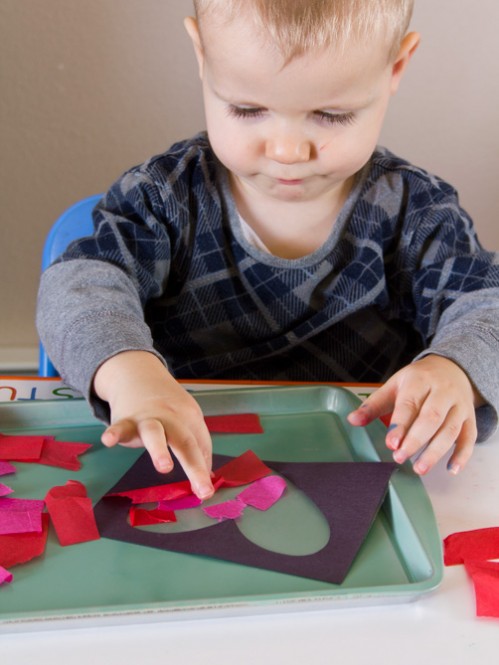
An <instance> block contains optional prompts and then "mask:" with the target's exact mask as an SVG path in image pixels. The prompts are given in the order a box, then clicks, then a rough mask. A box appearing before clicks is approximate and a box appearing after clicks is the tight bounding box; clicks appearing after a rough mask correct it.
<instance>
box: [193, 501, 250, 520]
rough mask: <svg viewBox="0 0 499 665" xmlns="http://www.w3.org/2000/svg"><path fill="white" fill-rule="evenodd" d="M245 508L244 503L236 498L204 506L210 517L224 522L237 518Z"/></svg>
mask: <svg viewBox="0 0 499 665" xmlns="http://www.w3.org/2000/svg"><path fill="white" fill-rule="evenodd" d="M245 508H246V506H245V505H244V503H243V502H242V501H239V500H238V499H237V498H236V499H230V500H229V501H224V502H223V503H217V504H215V505H213V506H207V507H206V508H203V511H204V512H205V513H206V514H207V515H208V517H213V519H216V520H218V521H219V522H222V521H223V520H235V519H236V518H238V517H241V515H242V514H243V512H244V509H245Z"/></svg>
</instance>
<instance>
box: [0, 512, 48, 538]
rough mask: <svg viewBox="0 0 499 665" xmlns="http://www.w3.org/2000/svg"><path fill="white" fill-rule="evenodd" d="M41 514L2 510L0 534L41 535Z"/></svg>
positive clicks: (0, 514)
mask: <svg viewBox="0 0 499 665" xmlns="http://www.w3.org/2000/svg"><path fill="white" fill-rule="evenodd" d="M41 531H42V513H41V512H40V511H36V510H26V511H20V510H12V511H10V510H2V512H1V513H0V534H1V535H6V534H9V533H41Z"/></svg>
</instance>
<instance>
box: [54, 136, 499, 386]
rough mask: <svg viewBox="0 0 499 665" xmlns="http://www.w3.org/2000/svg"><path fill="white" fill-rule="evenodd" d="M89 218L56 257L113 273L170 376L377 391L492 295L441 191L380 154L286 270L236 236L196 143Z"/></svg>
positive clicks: (210, 160) (497, 276) (146, 171)
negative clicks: (456, 306)
mask: <svg viewBox="0 0 499 665" xmlns="http://www.w3.org/2000/svg"><path fill="white" fill-rule="evenodd" d="M94 217H95V235H94V236H93V237H91V238H86V239H82V240H80V241H76V242H75V243H73V245H72V246H71V247H70V248H69V249H68V251H67V252H66V253H65V255H64V256H63V257H62V259H61V260H62V261H69V260H71V259H77V258H78V259H79V258H93V259H99V260H102V261H107V262H110V263H112V264H114V265H115V266H118V267H119V268H120V269H122V270H123V271H124V272H125V273H126V274H127V276H128V277H129V278H130V280H132V282H133V284H134V286H135V288H136V290H137V294H138V297H139V298H140V301H141V303H142V306H143V308H144V311H145V319H146V321H147V323H148V325H149V327H150V329H151V332H152V336H153V340H154V345H155V348H156V349H157V350H158V351H159V352H160V353H161V354H162V355H163V356H164V358H165V359H166V361H167V362H168V364H169V367H170V369H171V370H172V372H173V373H174V375H175V376H177V377H179V378H227V379H230V378H249V379H260V380H265V379H290V380H313V381H335V380H338V381H366V382H373V381H383V380H385V379H386V378H387V377H388V376H390V375H391V374H392V373H393V372H394V371H395V370H396V369H398V368H400V367H402V366H403V365H405V364H407V362H409V361H410V360H411V359H412V358H413V357H414V356H416V355H417V354H418V353H419V352H421V351H422V349H424V348H425V347H427V346H428V345H429V344H430V343H431V340H432V338H433V336H434V335H435V333H436V331H437V329H438V326H439V321H440V319H441V316H442V313H443V312H444V311H445V310H446V309H447V308H448V307H449V306H450V305H451V304H452V303H453V302H454V301H455V300H456V299H458V298H459V297H460V296H461V295H462V294H464V293H469V292H472V291H475V290H479V289H484V288H488V287H498V286H499V268H498V266H497V261H496V257H495V255H494V254H493V253H491V252H486V251H484V250H483V248H482V247H481V246H480V244H479V242H478V240H477V238H476V235H475V232H474V229H473V225H472V223H471V220H470V219H469V217H468V215H467V214H466V213H465V212H464V211H463V210H462V209H461V208H460V206H459V203H458V199H457V195H456V193H455V191H454V190H453V189H452V187H450V186H449V185H448V184H446V183H445V182H443V181H442V180H440V179H438V178H436V177H434V176H431V175H429V174H427V173H426V172H424V171H422V170H420V169H418V168H415V167H414V166H412V165H410V164H409V163H407V162H405V161H403V160H401V159H399V158H397V157H395V156H394V155H392V154H391V153H389V152H388V151H386V150H382V149H380V150H378V151H376V152H375V153H374V155H373V157H372V159H371V160H370V162H369V164H368V165H367V166H366V167H365V169H364V170H363V172H362V173H361V174H359V177H358V180H357V184H356V187H355V190H354V192H353V193H352V195H351V198H350V200H349V202H348V203H347V205H346V207H345V210H344V211H343V213H342V214H341V215H340V218H339V219H338V221H337V222H336V225H335V228H334V230H333V233H332V235H331V237H330V239H329V240H328V241H327V242H326V244H325V245H324V246H323V247H322V248H320V249H319V250H317V251H316V252H314V253H313V254H311V255H309V256H307V257H303V258H301V259H297V260H284V259H279V258H276V257H272V256H270V255H266V254H264V253H262V252H260V251H259V250H257V249H255V248H252V247H251V246H249V245H248V243H247V242H246V241H243V240H242V239H241V235H240V234H239V233H238V232H237V225H238V222H237V219H236V218H237V215H236V214H235V211H234V204H233V201H232V200H231V196H230V192H229V189H228V187H227V182H226V174H225V173H224V171H223V168H222V167H221V165H220V164H219V163H218V162H217V160H216V158H215V156H214V155H213V153H212V152H211V150H210V147H209V144H208V141H207V138H206V136H205V135H204V134H201V135H198V136H196V137H194V138H193V139H191V140H189V141H185V142H181V143H178V144H176V145H174V146H173V147H172V148H171V149H170V150H169V151H168V152H167V153H165V154H163V155H160V156H157V157H155V158H153V159H151V160H150V161H149V162H147V163H146V164H144V165H142V166H140V167H136V168H134V169H131V170H130V171H128V172H127V173H126V174H125V175H124V176H123V177H122V178H121V179H120V180H119V181H118V182H117V183H116V184H115V185H114V186H113V187H112V188H111V189H110V191H109V192H108V194H107V195H106V196H105V197H104V199H103V201H102V202H101V204H100V205H99V206H98V208H97V210H96V211H95V215H94ZM304 232H306V231H304ZM116 307H117V308H119V307H120V302H119V297H118V296H117V300H116Z"/></svg>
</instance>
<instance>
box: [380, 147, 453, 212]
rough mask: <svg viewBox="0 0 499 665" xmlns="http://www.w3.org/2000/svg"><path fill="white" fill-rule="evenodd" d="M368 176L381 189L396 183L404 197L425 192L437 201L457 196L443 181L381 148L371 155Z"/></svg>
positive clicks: (451, 187)
mask: <svg viewBox="0 0 499 665" xmlns="http://www.w3.org/2000/svg"><path fill="white" fill-rule="evenodd" d="M369 175H370V178H371V180H372V181H373V184H378V185H379V186H381V187H382V186H383V185H385V186H386V185H387V184H389V185H390V186H393V185H394V183H397V182H398V183H399V187H401V188H402V189H403V190H404V192H405V194H406V195H407V193H411V192H413V193H414V195H417V194H418V193H419V194H422V193H423V192H425V193H426V195H427V196H430V197H432V198H435V199H437V200H438V199H442V198H448V197H449V196H450V197H452V198H455V197H456V196H457V192H456V190H455V188H454V187H453V186H452V185H451V184H449V183H448V182H446V181H445V180H444V179H442V178H440V177H439V176H437V175H435V174H433V173H430V172H429V171H427V170H426V169H424V168H421V167H420V166H416V165H415V164H412V163H411V162H409V161H408V160H406V159H403V158H402V157H399V156H398V155H395V154H394V153H393V152H391V151H390V150H388V149H387V148H384V147H381V146H378V147H377V148H376V150H375V152H374V153H373V156H372V158H371V162H370V174H369Z"/></svg>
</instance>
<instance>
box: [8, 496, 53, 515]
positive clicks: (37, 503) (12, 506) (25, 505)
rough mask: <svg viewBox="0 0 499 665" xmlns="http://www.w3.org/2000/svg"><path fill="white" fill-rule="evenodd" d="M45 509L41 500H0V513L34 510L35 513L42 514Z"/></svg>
mask: <svg viewBox="0 0 499 665" xmlns="http://www.w3.org/2000/svg"><path fill="white" fill-rule="evenodd" d="M44 508H45V501H42V500H41V499H11V498H3V499H0V512H1V511H2V510H8V511H12V510H19V511H26V510H35V511H37V512H40V513H41V512H42V511H43V509H44Z"/></svg>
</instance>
